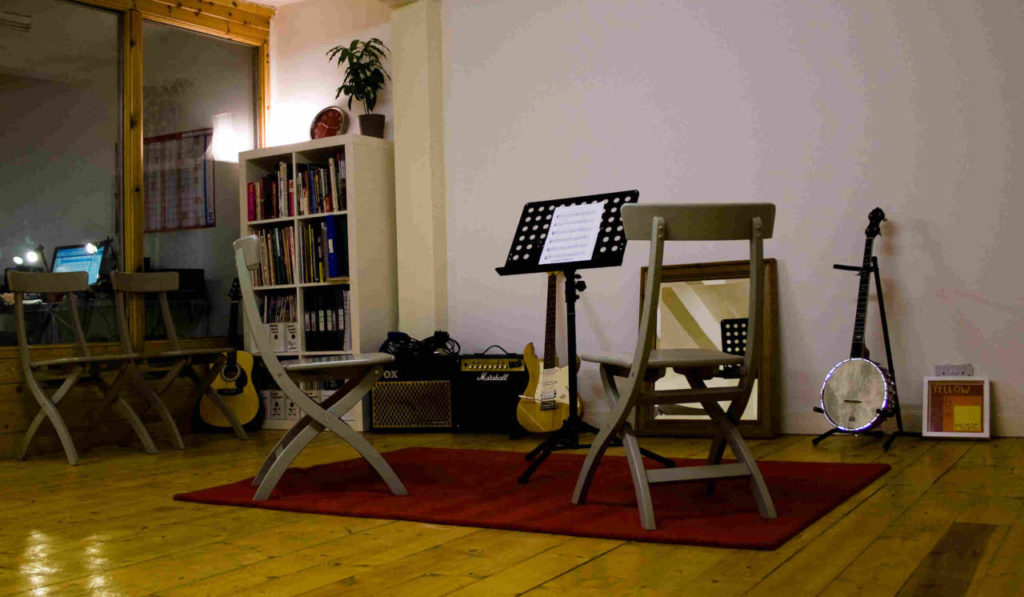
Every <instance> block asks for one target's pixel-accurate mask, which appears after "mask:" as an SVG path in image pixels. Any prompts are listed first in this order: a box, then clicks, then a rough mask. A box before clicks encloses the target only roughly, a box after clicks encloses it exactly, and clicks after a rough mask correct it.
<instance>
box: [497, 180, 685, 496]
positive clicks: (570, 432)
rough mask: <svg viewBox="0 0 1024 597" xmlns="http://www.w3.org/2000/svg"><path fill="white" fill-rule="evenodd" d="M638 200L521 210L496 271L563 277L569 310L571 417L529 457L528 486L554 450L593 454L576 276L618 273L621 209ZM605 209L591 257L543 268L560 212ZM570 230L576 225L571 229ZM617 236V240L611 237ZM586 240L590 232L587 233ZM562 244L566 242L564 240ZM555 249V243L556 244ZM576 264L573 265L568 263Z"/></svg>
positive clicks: (622, 246) (599, 199)
mask: <svg viewBox="0 0 1024 597" xmlns="http://www.w3.org/2000/svg"><path fill="white" fill-rule="evenodd" d="M639 199H640V193H639V191H636V190H635V189H634V190H631V191H619V192H615V193H603V194H600V195H587V196H584V197H567V198H564V199H550V200H547V201H534V202H531V203H527V204H526V205H524V206H523V211H522V213H521V214H520V216H519V222H518V223H517V225H516V232H515V236H514V237H513V240H512V245H511V247H510V248H509V252H508V257H507V258H506V260H505V265H504V267H499V268H496V271H497V272H498V274H499V275H502V276H507V275H514V274H530V273H539V272H553V271H558V272H562V273H563V274H564V275H565V305H566V334H567V336H568V353H569V354H568V355H567V357H568V362H569V384H568V385H569V417H568V418H567V419H565V421H563V423H562V426H561V427H560V428H559V429H558V430H556V431H554V432H553V433H551V435H549V436H548V437H547V438H546V439H545V440H544V441H542V442H541V443H540V445H538V446H537V447H536V448H534V449H533V450H531V451H530V453H528V454H527V455H526V460H527V461H528V462H530V465H529V467H527V469H526V471H525V472H523V474H522V475H520V476H519V482H520V483H526V482H527V481H529V480H530V476H531V475H532V474H533V473H534V471H536V470H537V468H538V467H540V465H541V464H543V462H544V461H545V460H546V459H547V457H548V456H550V455H551V453H552V452H554V451H556V450H577V449H582V448H589V447H590V445H589V444H581V443H580V434H582V433H597V432H598V430H597V429H596V428H595V427H593V426H591V425H589V424H588V423H586V422H584V421H583V417H581V416H580V411H579V405H578V400H579V398H578V396H577V371H576V369H577V368H576V367H575V363H576V299H578V298H579V294H577V293H578V292H583V290H584V289H585V288H586V287H587V285H586V284H585V283H584V282H583V280H582V279H581V276H580V275H579V274H577V273H576V270H578V269H581V268H596V267H617V266H620V265H622V259H623V255H624V254H625V252H626V237H625V235H624V234H621V233H619V232H621V231H622V213H621V208H622V207H623V206H625V205H627V204H629V203H636V202H637V201H638V200H639ZM598 203H600V204H602V205H603V208H602V212H601V219H600V226H601V228H599V229H598V230H601V229H603V230H604V233H599V234H597V236H596V238H595V240H594V241H592V242H593V243H594V245H593V246H592V247H586V249H587V253H588V255H589V257H587V258H583V256H582V254H573V255H572V256H570V257H568V258H567V259H566V260H565V261H563V260H555V259H550V260H548V261H547V262H546V263H542V262H541V261H542V260H541V255H542V254H543V247H545V246H546V245H547V244H548V241H549V240H551V239H550V237H549V233H552V236H557V235H558V234H559V233H558V232H556V231H555V229H554V228H553V227H552V223H553V222H555V221H556V220H557V218H554V216H555V212H556V209H558V208H567V207H573V206H584V205H594V204H598ZM568 226H569V227H571V226H572V224H569V225H568ZM613 230H616V233H615V234H610V232H612V231H613ZM583 233H584V234H583V236H584V237H585V236H586V230H585V228H584V229H583ZM561 240H562V242H564V241H565V240H566V238H564V237H563V238H562V239H561ZM555 244H557V243H555ZM569 259H575V260H569ZM640 452H641V453H642V454H643V455H644V456H647V457H648V458H651V459H653V460H657V461H658V462H660V463H662V464H664V465H665V466H670V467H671V466H675V463H674V462H673V461H672V460H670V459H668V458H665V457H663V456H659V455H658V454H655V453H653V452H651V451H649V450H645V449H643V448H641V449H640Z"/></svg>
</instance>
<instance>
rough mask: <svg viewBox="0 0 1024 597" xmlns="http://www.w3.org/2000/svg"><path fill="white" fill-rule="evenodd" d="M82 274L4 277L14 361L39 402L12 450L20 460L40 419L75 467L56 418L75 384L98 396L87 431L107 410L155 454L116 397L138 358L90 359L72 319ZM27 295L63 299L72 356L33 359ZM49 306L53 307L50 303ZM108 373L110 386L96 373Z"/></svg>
mask: <svg viewBox="0 0 1024 597" xmlns="http://www.w3.org/2000/svg"><path fill="white" fill-rule="evenodd" d="M88 280H89V278H88V276H87V275H86V273H85V272H69V273H29V272H16V271H15V272H10V273H8V276H7V281H8V285H9V287H10V290H11V291H12V292H13V293H14V309H15V321H16V326H17V335H18V359H19V361H20V362H21V371H22V374H23V375H24V377H25V385H26V386H27V387H28V389H29V392H31V393H32V396H33V397H34V398H35V399H36V402H37V403H38V404H39V412H38V413H37V414H36V416H35V417H34V418H33V419H32V422H31V423H30V424H29V426H28V429H27V430H26V431H25V436H24V438H22V441H21V446H20V448H19V450H18V459H19V460H24V459H25V457H26V455H27V454H28V449H29V446H30V445H31V444H32V439H33V438H34V437H35V435H36V432H38V431H39V426H40V425H41V424H42V422H43V421H44V420H45V419H49V420H50V424H52V425H53V428H54V429H55V430H56V431H57V437H58V438H60V442H61V445H62V446H63V447H64V455H65V456H66V457H67V459H68V464H71V465H76V464H78V452H77V450H76V449H75V443H74V441H72V439H71V433H70V431H69V430H68V427H67V425H66V424H65V423H64V419H63V418H62V417H61V414H60V411H58V410H57V405H58V404H59V403H60V401H61V400H62V399H64V397H65V396H67V395H68V392H70V391H71V389H72V388H73V387H75V385H77V384H78V383H80V382H91V383H90V385H92V386H93V387H98V388H99V389H100V390H101V391H102V394H103V399H104V402H103V406H102V408H101V409H99V410H98V411H97V412H96V415H95V416H94V417H92V421H91V423H90V425H89V428H92V427H94V425H95V422H96V421H97V420H98V419H99V418H100V416H102V414H103V413H104V412H106V410H107V409H108V408H110V407H111V406H113V407H114V409H115V410H117V412H118V413H119V414H120V415H121V416H122V417H124V419H125V420H126V421H127V422H128V424H129V425H130V426H131V428H132V429H133V430H134V431H135V435H136V436H137V437H138V438H139V441H140V442H142V447H143V448H144V449H145V450H146V452H149V453H151V454H152V453H155V452H156V446H155V445H154V444H153V439H152V438H151V437H150V435H149V432H148V431H146V427H145V426H144V425H143V424H142V421H141V420H139V416H138V415H137V414H136V413H135V411H134V410H132V407H131V406H129V405H128V403H127V402H125V401H124V400H123V399H122V398H121V397H120V393H121V391H122V390H123V389H124V387H125V385H126V384H128V383H130V381H131V371H132V368H133V359H134V358H136V357H137V356H138V355H136V354H132V353H131V352H130V351H129V352H125V353H123V354H101V355H93V354H90V352H89V345H88V344H87V343H86V341H85V334H84V333H83V332H82V323H81V320H80V319H79V316H78V304H77V301H76V299H75V295H74V293H75V292H83V291H85V290H88V288H89V283H88ZM27 293H33V294H40V295H51V296H52V295H58V296H60V295H63V299H64V300H65V301H67V304H66V306H67V310H68V311H69V312H70V315H71V323H72V328H73V329H74V331H75V353H76V355H75V356H73V357H67V358H62V359H48V360H39V361H33V360H32V356H31V348H30V346H29V342H28V334H27V332H26V328H25V295H26V294H27ZM54 307H55V305H54ZM106 372H114V373H115V377H114V381H113V382H112V383H107V381H106V380H104V379H103V377H102V376H101V374H102V373H106ZM51 385H56V386H57V387H56V390H54V391H53V393H48V392H47V390H46V389H45V386H51Z"/></svg>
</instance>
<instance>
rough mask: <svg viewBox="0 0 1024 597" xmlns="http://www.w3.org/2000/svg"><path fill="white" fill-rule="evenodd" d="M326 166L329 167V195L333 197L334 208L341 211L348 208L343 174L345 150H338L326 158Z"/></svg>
mask: <svg viewBox="0 0 1024 597" xmlns="http://www.w3.org/2000/svg"><path fill="white" fill-rule="evenodd" d="M327 166H328V168H329V169H330V180H331V196H332V197H334V198H335V202H334V203H335V210H334V211H343V210H345V209H347V208H348V201H347V197H346V194H347V193H346V191H347V189H346V186H347V176H346V174H345V152H344V151H338V152H336V153H335V154H334V155H333V156H331V157H330V158H328V160H327Z"/></svg>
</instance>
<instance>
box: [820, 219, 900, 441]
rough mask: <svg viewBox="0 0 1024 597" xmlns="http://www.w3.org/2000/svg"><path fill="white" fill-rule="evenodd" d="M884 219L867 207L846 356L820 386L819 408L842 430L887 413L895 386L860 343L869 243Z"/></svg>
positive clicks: (860, 427) (867, 424)
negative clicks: (861, 262) (866, 223)
mask: <svg viewBox="0 0 1024 597" xmlns="http://www.w3.org/2000/svg"><path fill="white" fill-rule="evenodd" d="M884 219H885V213H884V212H883V211H882V210H881V209H880V208H877V207H876V208H875V209H873V210H871V213H870V214H869V215H868V227H867V229H866V230H865V231H864V234H865V236H866V237H867V238H866V239H865V241H864V263H863V265H862V266H861V270H860V289H859V290H858V292H857V315H856V317H855V318H854V323H853V343H852V344H851V346H850V358H848V359H845V360H843V361H840V362H839V363H837V364H836V365H835V366H834V367H832V370H831V371H829V372H828V375H827V376H825V383H823V384H822V386H821V410H822V411H823V412H824V413H825V418H826V419H828V422H829V423H831V424H832V425H833V426H834V427H837V428H838V429H840V430H842V431H848V432H858V431H865V430H867V429H870V428H872V427H874V426H875V425H877V424H878V423H879V422H880V421H881V420H882V419H883V418H885V417H886V416H888V415H889V414H890V408H891V406H890V405H891V404H892V403H893V401H892V399H893V397H894V395H895V391H896V386H895V384H894V383H893V381H892V376H891V375H889V371H888V370H887V369H885V368H884V367H882V366H881V365H879V364H878V363H876V362H874V361H872V360H871V359H870V358H868V357H869V356H870V355H869V353H868V349H867V347H866V346H865V345H864V319H865V315H866V314H867V310H868V282H869V280H870V278H871V274H872V269H871V268H872V259H871V252H872V245H873V243H874V239H875V237H876V236H878V235H879V234H880V233H881V229H880V228H879V224H880V223H881V222H882V221H883V220H884Z"/></svg>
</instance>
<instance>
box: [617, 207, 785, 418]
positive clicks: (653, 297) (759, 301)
mask: <svg viewBox="0 0 1024 597" xmlns="http://www.w3.org/2000/svg"><path fill="white" fill-rule="evenodd" d="M622 221H623V224H624V227H625V232H626V238H627V239H629V240H649V241H651V247H650V255H649V258H648V264H647V279H646V284H645V286H644V299H643V300H644V302H643V307H642V310H641V318H640V332H639V334H638V337H637V344H636V349H635V351H634V355H633V366H632V368H631V369H630V380H631V381H635V380H642V379H644V376H645V375H646V371H647V361H648V357H649V354H650V350H651V348H653V345H654V337H655V329H656V323H657V309H658V298H659V296H660V290H661V268H662V256H663V255H664V244H665V241H667V240H668V241H684V240H691V241H722V240H748V241H749V243H750V298H749V302H748V311H747V347H746V352H745V354H744V363H743V364H744V374H743V376H742V377H741V378H740V384H739V385H740V387H741V388H743V391H744V392H745V393H748V392H749V391H750V389H751V388H752V387H753V383H754V380H755V379H756V378H757V375H758V370H757V368H758V363H760V358H761V346H762V344H763V341H762V332H763V329H764V322H763V317H762V310H763V307H764V264H763V242H762V241H763V239H765V238H771V235H772V232H773V230H774V225H775V205H773V204H771V203H711V204H682V205H673V204H648V205H626V206H624V207H623V208H622ZM638 386H639V383H634V384H633V386H632V387H633V388H638ZM634 391H636V390H634ZM630 398H631V399H632V398H633V397H630Z"/></svg>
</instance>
